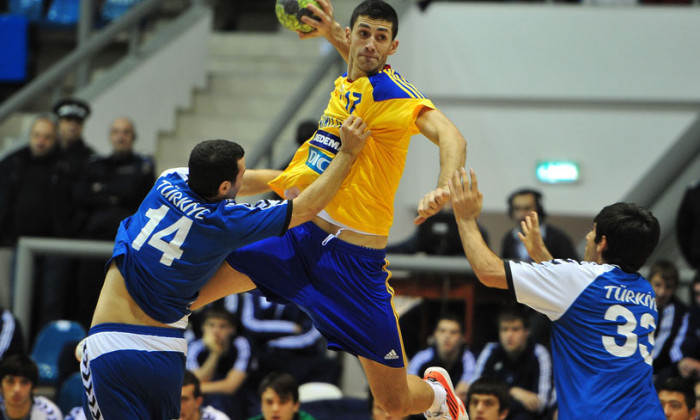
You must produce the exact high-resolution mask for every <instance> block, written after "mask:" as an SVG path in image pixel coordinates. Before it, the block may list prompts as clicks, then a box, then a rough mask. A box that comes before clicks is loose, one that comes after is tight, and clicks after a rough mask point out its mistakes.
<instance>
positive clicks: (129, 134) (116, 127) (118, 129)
mask: <svg viewBox="0 0 700 420" xmlns="http://www.w3.org/2000/svg"><path fill="white" fill-rule="evenodd" d="M109 141H110V142H111V143H112V149H113V150H114V152H115V153H124V152H128V151H130V150H131V148H132V147H133V146H134V126H133V125H132V124H131V121H129V120H127V119H126V118H117V119H116V120H114V122H113V123H112V128H111V129H110V130H109Z"/></svg>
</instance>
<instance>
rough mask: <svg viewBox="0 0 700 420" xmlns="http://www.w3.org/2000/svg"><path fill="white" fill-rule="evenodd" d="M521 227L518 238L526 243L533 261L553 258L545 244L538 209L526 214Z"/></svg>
mask: <svg viewBox="0 0 700 420" xmlns="http://www.w3.org/2000/svg"><path fill="white" fill-rule="evenodd" d="M520 229H521V232H518V238H520V241H521V242H522V243H523V245H525V249H527V253H528V255H530V258H532V260H533V261H536V262H542V261H549V260H551V259H552V255H551V254H550V253H549V251H548V250H547V247H546V246H545V245H544V240H543V239H542V233H541V232H540V222H539V220H538V218H537V212H536V211H531V212H530V214H528V215H527V216H525V220H523V221H522V222H520Z"/></svg>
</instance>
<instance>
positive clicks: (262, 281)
mask: <svg viewBox="0 0 700 420" xmlns="http://www.w3.org/2000/svg"><path fill="white" fill-rule="evenodd" d="M319 4H320V6H321V8H318V7H315V6H309V9H310V10H311V11H312V12H313V13H314V14H315V15H316V16H318V17H319V18H320V20H319V21H316V20H313V19H306V18H305V19H303V20H304V21H305V23H308V24H310V25H312V26H313V27H314V28H315V30H314V31H313V32H312V33H311V34H305V35H302V38H304V37H313V36H323V37H325V38H326V39H328V41H330V42H331V44H332V45H333V46H334V47H335V48H336V49H337V50H338V51H339V52H340V54H341V55H342V56H343V58H344V59H345V60H346V61H347V73H346V74H344V75H342V76H340V77H338V79H336V81H335V88H334V90H333V92H332V93H331V97H330V100H329V102H328V106H327V108H326V109H325V111H324V113H323V115H322V116H321V118H320V120H319V123H318V129H317V131H316V132H315V133H314V135H313V136H312V137H311V138H310V139H309V140H307V141H306V142H305V143H304V144H303V145H302V146H301V147H300V148H299V150H298V151H297V152H296V154H295V155H294V158H293V159H292V161H291V163H290V164H289V166H288V167H287V169H285V170H284V171H283V172H282V174H281V175H279V176H278V177H277V178H275V179H274V180H272V181H271V182H270V184H269V185H270V187H271V188H272V189H273V190H274V191H275V192H277V193H278V194H279V195H281V196H285V197H287V198H291V197H293V196H295V195H296V194H298V193H299V192H300V191H303V190H304V189H305V188H306V187H307V186H308V185H310V184H311V182H313V180H314V179H316V178H317V177H318V176H319V175H320V174H321V173H322V172H323V171H324V169H325V167H326V166H327V165H328V164H329V163H330V161H331V160H332V159H333V157H334V156H335V153H336V152H337V150H338V148H339V147H340V144H341V143H340V138H339V131H338V130H339V128H340V126H341V125H342V123H343V121H344V120H345V119H346V118H348V117H349V116H350V115H357V116H359V117H360V118H362V120H363V121H364V122H365V123H366V124H367V127H368V129H369V130H371V132H372V134H371V136H370V137H369V138H368V139H367V142H366V144H365V147H364V149H363V150H362V152H361V153H360V154H359V156H358V157H357V160H356V162H355V165H354V166H353V168H352V169H351V171H350V174H349V175H348V176H347V178H346V179H345V181H344V182H343V184H342V185H341V188H340V189H339V190H338V192H337V193H336V195H335V197H334V198H333V200H332V201H331V202H330V204H329V205H327V206H326V207H325V208H324V209H323V210H322V211H321V212H320V213H319V214H318V215H317V216H316V217H315V218H314V219H313V220H312V221H311V222H308V223H306V224H303V225H300V226H298V227H296V228H294V229H290V230H289V231H287V233H286V234H285V235H284V236H282V237H279V238H269V239H266V240H263V241H260V242H257V243H255V244H253V245H250V246H247V247H244V248H240V249H239V250H237V251H236V252H234V253H232V254H230V255H229V257H227V259H226V262H227V263H228V264H223V265H222V267H221V268H220V269H219V271H218V273H217V274H216V275H215V276H214V277H213V278H212V280H210V282H209V283H208V284H207V285H206V286H205V287H204V289H202V291H201V294H200V297H199V299H198V300H197V302H195V303H194V304H193V306H192V309H196V308H198V307H201V306H202V305H204V304H206V303H208V302H211V301H213V300H215V299H218V298H220V297H222V296H225V295H228V294H231V293H239V292H242V291H246V290H250V289H252V288H255V287H257V288H258V289H259V290H260V291H261V292H262V293H263V294H264V295H265V296H266V297H267V298H268V299H269V300H272V301H275V302H280V303H295V304H297V305H298V306H299V307H301V308H302V309H303V310H304V311H306V312H307V313H308V314H309V315H310V316H311V318H312V319H313V321H314V325H315V326H316V327H317V328H318V330H319V331H320V332H321V333H322V334H323V335H324V336H325V337H326V339H327V340H328V345H329V347H330V348H332V349H338V350H343V351H346V352H348V353H351V354H353V355H356V356H357V357H359V360H360V362H361V364H362V366H363V368H364V370H365V373H366V375H367V379H368V382H369V385H370V388H371V391H372V394H373V395H374V397H375V398H376V400H377V402H378V403H379V405H380V406H381V407H382V408H383V409H384V410H385V411H386V412H387V413H389V414H391V415H393V416H398V417H401V416H405V415H407V414H414V413H421V412H425V414H426V417H427V418H436V419H438V418H440V419H443V418H451V419H453V420H463V419H467V415H466V411H465V410H464V406H463V404H462V402H461V401H459V399H458V398H457V397H456V396H455V394H454V390H453V389H452V384H451V383H450V382H451V381H450V378H449V375H447V372H445V371H444V370H442V369H439V368H437V369H433V368H429V369H428V370H427V371H426V375H425V379H421V378H419V377H417V376H412V375H407V373H406V357H405V354H404V349H403V342H402V339H401V333H400V330H399V326H398V315H397V314H396V312H395V311H394V307H393V293H394V292H393V289H392V288H391V286H390V285H389V278H390V277H391V272H390V271H389V270H388V269H387V265H388V262H387V261H386V259H385V256H386V253H385V248H386V245H387V241H388V234H389V229H390V228H391V224H392V220H393V203H394V195H395V193H396V190H397V188H398V185H399V181H400V179H401V175H402V173H403V170H404V165H405V160H406V153H407V151H408V145H409V141H410V138H411V136H412V135H414V134H418V133H421V134H422V135H424V136H425V137H427V138H428V139H429V140H430V141H432V142H433V143H435V144H436V145H437V146H438V147H439V149H440V173H439V175H438V178H437V185H436V187H435V189H434V190H432V191H428V192H427V193H426V194H425V195H424V197H423V198H422V199H421V200H420V202H419V204H418V217H417V219H416V223H422V221H423V220H425V219H426V218H428V217H430V216H432V215H434V214H435V213H437V212H438V211H440V209H441V208H442V206H443V205H444V204H445V202H446V201H448V200H449V188H448V181H449V180H450V177H451V175H452V174H454V173H455V171H456V170H457V169H458V168H460V167H462V166H464V164H465V159H466V141H465V139H464V137H463V136H462V135H461V134H460V132H459V130H458V129H457V127H456V126H455V125H454V124H453V123H452V122H451V121H450V120H449V119H448V118H447V117H446V116H445V115H444V114H443V113H442V112H440V111H439V110H438V109H437V108H436V107H435V105H433V103H432V102H431V101H430V100H429V99H427V98H425V97H424V96H423V94H422V93H421V92H420V91H419V90H418V89H417V88H416V87H415V86H413V85H412V84H411V83H409V82H408V81H407V80H406V79H404V78H403V77H402V76H401V75H400V74H399V73H397V72H396V71H394V69H392V68H391V67H390V66H388V65H387V64H386V61H387V58H388V57H389V56H390V55H392V54H394V53H395V52H396V50H397V48H398V45H399V41H398V40H397V39H396V34H397V32H398V17H397V15H396V12H395V11H394V9H393V8H392V7H391V6H390V5H388V4H387V3H385V2H383V1H380V0H368V1H364V2H362V3H361V4H359V5H358V6H357V7H356V8H355V9H354V11H353V14H352V17H351V20H350V27H348V28H345V29H343V28H342V27H341V26H340V24H339V23H338V22H336V21H335V19H334V17H333V9H332V7H331V5H330V3H329V2H328V1H327V0H319Z"/></svg>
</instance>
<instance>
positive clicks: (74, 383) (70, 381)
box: [56, 372, 85, 414]
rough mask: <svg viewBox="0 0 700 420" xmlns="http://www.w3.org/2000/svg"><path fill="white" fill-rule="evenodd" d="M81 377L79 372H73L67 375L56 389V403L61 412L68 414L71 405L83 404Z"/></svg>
mask: <svg viewBox="0 0 700 420" xmlns="http://www.w3.org/2000/svg"><path fill="white" fill-rule="evenodd" d="M83 392H85V391H84V388H83V379H82V378H81V376H80V372H75V373H73V374H71V375H70V376H68V377H67V378H66V379H65V380H64V381H63V383H62V384H61V387H60V388H59V390H58V396H57V397H56V405H58V408H60V409H61V413H64V414H68V413H69V412H70V411H71V410H72V409H73V407H79V406H82V405H83Z"/></svg>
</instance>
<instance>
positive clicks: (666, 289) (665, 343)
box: [647, 260, 688, 383]
mask: <svg viewBox="0 0 700 420" xmlns="http://www.w3.org/2000/svg"><path fill="white" fill-rule="evenodd" d="M647 278H648V279H649V282H650V283H651V287H652V288H653V289H654V294H656V307H657V309H658V311H659V319H658V320H657V322H656V325H657V327H656V330H654V350H653V351H652V353H651V356H652V358H653V365H654V376H655V379H654V381H655V382H657V383H658V382H661V381H663V380H665V379H666V378H668V377H671V376H677V375H678V371H677V370H676V363H678V361H679V360H680V352H679V351H675V352H673V354H672V349H673V348H674V344H676V347H678V346H679V345H680V344H679V343H680V341H682V339H683V337H682V335H681V336H680V338H679V340H678V343H677V342H676V338H677V337H679V331H680V330H681V326H682V324H683V319H684V317H685V314H686V313H687V312H688V308H687V307H686V306H685V304H684V303H683V302H681V301H680V300H679V299H678V297H676V290H678V283H679V276H678V269H677V268H676V266H675V264H673V263H672V262H671V261H668V260H659V261H656V262H655V263H654V264H653V265H652V266H651V268H650V269H649V276H648V277H647Z"/></svg>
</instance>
